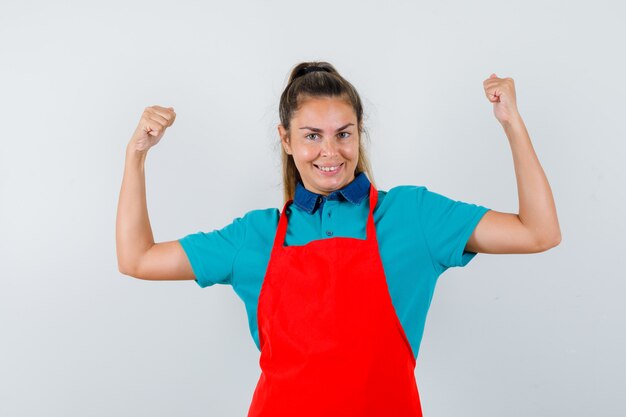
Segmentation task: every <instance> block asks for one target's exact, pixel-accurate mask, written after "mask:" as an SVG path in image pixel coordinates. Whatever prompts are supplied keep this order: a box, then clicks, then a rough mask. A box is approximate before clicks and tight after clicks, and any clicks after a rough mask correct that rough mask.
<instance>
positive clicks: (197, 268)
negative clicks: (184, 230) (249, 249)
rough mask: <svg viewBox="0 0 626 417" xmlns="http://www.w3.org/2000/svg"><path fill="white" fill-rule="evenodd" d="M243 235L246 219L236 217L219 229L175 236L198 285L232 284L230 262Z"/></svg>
mask: <svg viewBox="0 0 626 417" xmlns="http://www.w3.org/2000/svg"><path fill="white" fill-rule="evenodd" d="M245 235H246V221H245V219H243V218H237V219H235V220H234V221H233V222H232V223H231V224H229V225H228V226H226V227H224V228H222V229H220V230H213V231H212V232H197V233H192V234H189V235H187V236H185V237H183V238H181V239H178V241H179V242H180V244H181V246H182V247H183V249H184V250H185V253H186V254H187V257H188V258H189V263H191V268H192V269H193V272H194V274H195V276H196V282H197V283H198V285H200V287H207V286H210V285H213V284H232V271H233V264H234V262H235V258H236V256H237V252H238V251H239V249H240V248H241V246H242V245H243V242H244V239H245Z"/></svg>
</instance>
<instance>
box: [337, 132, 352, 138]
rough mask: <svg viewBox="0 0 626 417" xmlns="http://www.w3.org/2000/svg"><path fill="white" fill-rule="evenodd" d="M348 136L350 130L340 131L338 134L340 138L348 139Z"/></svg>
mask: <svg viewBox="0 0 626 417" xmlns="http://www.w3.org/2000/svg"><path fill="white" fill-rule="evenodd" d="M344 134H345V135H346V136H341V135H344ZM350 136H351V135H350V132H341V133H340V134H339V137H340V138H341V139H348V138H349V137H350Z"/></svg>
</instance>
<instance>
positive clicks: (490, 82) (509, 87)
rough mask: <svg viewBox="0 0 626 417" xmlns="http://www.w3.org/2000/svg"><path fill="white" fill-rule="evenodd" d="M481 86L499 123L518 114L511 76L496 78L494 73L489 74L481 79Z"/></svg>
mask: <svg viewBox="0 0 626 417" xmlns="http://www.w3.org/2000/svg"><path fill="white" fill-rule="evenodd" d="M483 87H484V89H485V95H486V96H487V99H488V100H489V101H490V102H492V103H493V114H494V115H495V116H496V119H498V121H499V122H500V124H503V123H508V122H510V121H511V120H513V119H514V118H516V117H518V116H519V112H518V110H517V102H516V99H515V83H514V82H513V78H498V77H497V76H496V74H491V75H490V76H489V78H487V79H486V80H485V81H483Z"/></svg>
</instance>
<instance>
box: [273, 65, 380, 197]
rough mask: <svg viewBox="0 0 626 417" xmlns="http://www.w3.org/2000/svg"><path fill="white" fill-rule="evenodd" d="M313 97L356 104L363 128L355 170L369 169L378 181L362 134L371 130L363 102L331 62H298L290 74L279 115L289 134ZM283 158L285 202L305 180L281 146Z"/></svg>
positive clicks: (368, 173)
mask: <svg viewBox="0 0 626 417" xmlns="http://www.w3.org/2000/svg"><path fill="white" fill-rule="evenodd" d="M307 67H319V68H322V69H323V71H319V70H318V71H313V72H307V71H305V69H306V68H307ZM310 97H339V98H343V99H345V100H346V102H347V103H348V104H350V105H352V108H353V109H354V112H355V113H356V119H357V125H358V131H359V160H358V161H357V166H356V170H355V175H358V174H359V173H361V172H365V174H366V175H367V177H368V178H369V180H370V181H371V182H372V184H373V183H374V178H373V176H372V168H371V167H370V163H369V159H368V158H367V153H366V152H365V147H364V145H363V141H362V140H361V137H362V136H363V134H365V136H366V137H367V138H368V139H369V135H368V133H367V130H366V129H365V127H364V126H363V105H362V104H361V98H360V97H359V93H357V91H356V89H355V88H354V86H353V85H352V84H350V82H349V81H348V80H346V79H345V78H343V77H342V76H341V75H339V72H337V70H336V69H335V67H333V66H332V65H331V64H329V63H328V62H302V63H300V64H297V65H296V66H295V67H294V68H293V69H292V70H291V74H290V75H289V81H288V82H287V86H286V87H285V90H284V91H283V93H282V94H281V96H280V104H279V110H278V111H279V116H280V122H281V124H282V125H283V126H284V128H285V130H286V131H287V134H288V135H291V133H290V130H289V128H290V123H291V118H292V117H293V113H294V112H296V111H297V110H298V108H299V106H300V104H302V101H303V100H304V99H306V98H310ZM281 161H282V167H283V194H284V198H285V202H286V201H288V200H291V199H293V196H294V193H295V191H296V184H297V183H298V181H301V178H300V173H299V172H298V169H297V168H296V164H295V162H294V160H293V157H292V156H291V155H289V154H287V152H285V149H284V148H283V147H282V146H281Z"/></svg>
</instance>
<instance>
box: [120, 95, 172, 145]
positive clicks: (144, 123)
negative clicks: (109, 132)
mask: <svg viewBox="0 0 626 417" xmlns="http://www.w3.org/2000/svg"><path fill="white" fill-rule="evenodd" d="M175 119H176V113H174V108H173V107H167V108H165V107H161V106H150V107H146V108H145V109H144V111H143V114H142V115H141V119H140V120H139V124H138V125H137V129H135V133H133V137H132V138H131V140H130V143H129V144H128V146H129V148H130V149H132V150H135V151H138V152H148V149H150V148H151V147H153V146H154V145H156V144H157V143H159V140H161V138H162V137H163V134H164V133H165V129H167V128H168V127H170V126H171V125H172V124H173V123H174V120H175Z"/></svg>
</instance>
